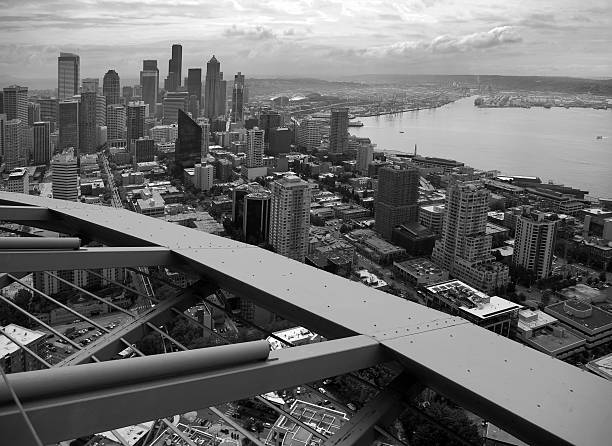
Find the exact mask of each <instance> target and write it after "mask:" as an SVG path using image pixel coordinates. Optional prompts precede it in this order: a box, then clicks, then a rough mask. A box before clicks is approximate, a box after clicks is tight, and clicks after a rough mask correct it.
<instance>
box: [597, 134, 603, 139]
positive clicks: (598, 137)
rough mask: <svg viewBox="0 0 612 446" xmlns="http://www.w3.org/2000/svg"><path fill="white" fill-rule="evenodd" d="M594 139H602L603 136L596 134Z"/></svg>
mask: <svg viewBox="0 0 612 446" xmlns="http://www.w3.org/2000/svg"><path fill="white" fill-rule="evenodd" d="M595 139H603V136H601V135H597V137H596V138H595Z"/></svg>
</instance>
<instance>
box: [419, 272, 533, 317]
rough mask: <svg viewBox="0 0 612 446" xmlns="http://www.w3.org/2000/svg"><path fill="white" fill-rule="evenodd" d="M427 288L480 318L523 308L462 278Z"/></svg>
mask: <svg viewBox="0 0 612 446" xmlns="http://www.w3.org/2000/svg"><path fill="white" fill-rule="evenodd" d="M427 290H428V291H429V292H430V293H433V294H435V295H438V296H439V297H440V298H442V299H444V300H446V301H449V302H450V303H451V304H453V305H455V306H456V307H457V308H460V309H461V310H463V311H465V312H466V313H469V314H471V315H473V316H476V317H477V318H479V319H486V318H488V317H492V316H497V315H498V314H500V313H505V312H507V311H513V310H517V309H520V308H521V306H520V305H517V304H515V303H514V302H510V301H509V300H506V299H502V298H501V297H498V296H489V295H487V294H485V293H483V292H481V291H478V290H477V289H476V288H472V287H471V286H469V285H467V284H465V283H463V282H461V281H460V280H450V281H448V282H444V283H439V284H437V285H433V286H430V287H427Z"/></svg>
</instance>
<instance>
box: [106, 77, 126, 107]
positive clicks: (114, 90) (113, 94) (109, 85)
mask: <svg viewBox="0 0 612 446" xmlns="http://www.w3.org/2000/svg"><path fill="white" fill-rule="evenodd" d="M125 88H126V87H124V90H125ZM102 95H104V97H105V98H106V105H107V106H109V105H113V104H120V103H121V81H120V79H119V75H118V74H117V72H116V71H115V70H108V71H107V72H106V74H105V75H104V79H103V80H102ZM124 96H125V93H124Z"/></svg>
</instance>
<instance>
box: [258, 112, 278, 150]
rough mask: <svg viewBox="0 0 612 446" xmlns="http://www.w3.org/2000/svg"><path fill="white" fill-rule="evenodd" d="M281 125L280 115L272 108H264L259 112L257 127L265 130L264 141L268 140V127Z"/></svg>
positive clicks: (272, 127)
mask: <svg viewBox="0 0 612 446" xmlns="http://www.w3.org/2000/svg"><path fill="white" fill-rule="evenodd" d="M280 126H281V115H280V113H278V112H275V111H272V110H264V111H262V112H261V113H260V114H259V126H258V127H259V128H260V129H262V130H263V131H265V132H266V139H265V141H264V142H266V143H269V142H270V137H269V135H270V129H275V128H277V127H280Z"/></svg>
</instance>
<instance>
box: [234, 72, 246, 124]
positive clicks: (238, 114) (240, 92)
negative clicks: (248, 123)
mask: <svg viewBox="0 0 612 446" xmlns="http://www.w3.org/2000/svg"><path fill="white" fill-rule="evenodd" d="M243 119H244V74H242V73H241V72H240V71H239V72H238V73H236V74H235V75H234V87H233V88H232V122H242V121H243Z"/></svg>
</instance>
